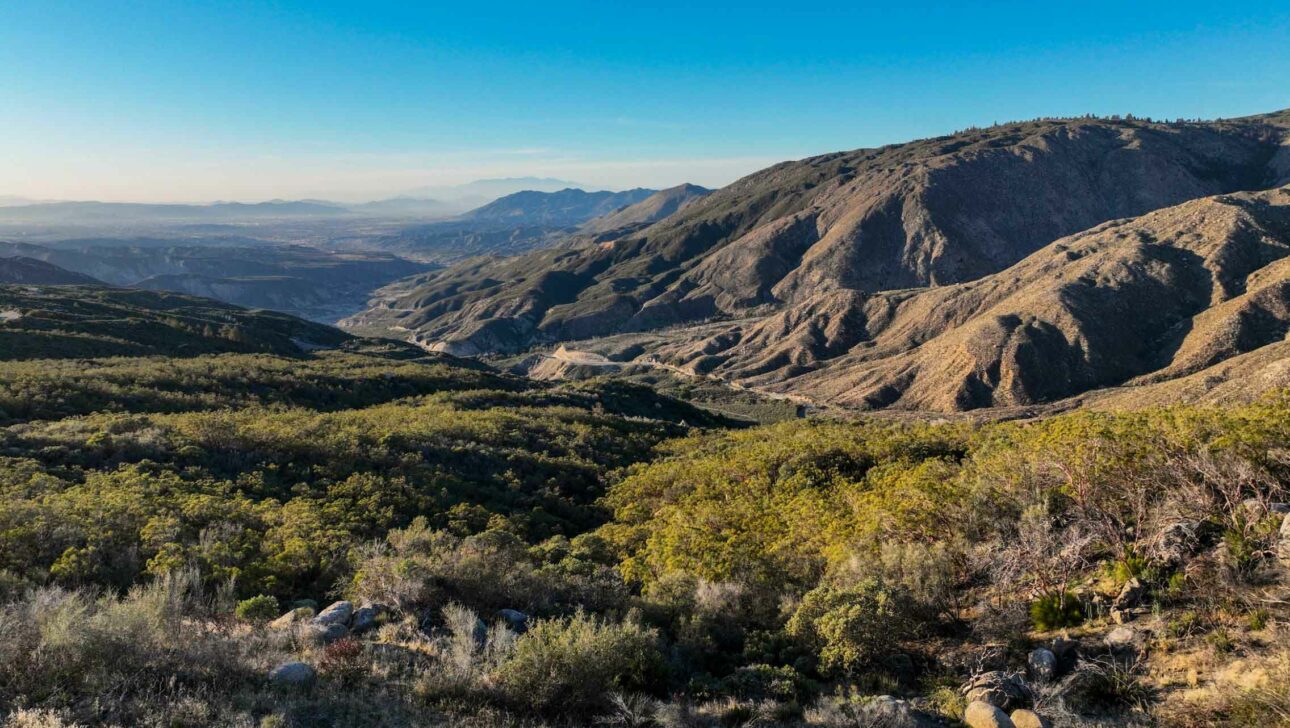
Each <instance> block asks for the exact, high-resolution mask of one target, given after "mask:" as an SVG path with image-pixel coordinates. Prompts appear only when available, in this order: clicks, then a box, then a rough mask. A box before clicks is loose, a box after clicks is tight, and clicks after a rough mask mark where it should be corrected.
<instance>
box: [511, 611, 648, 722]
mask: <svg viewBox="0 0 1290 728" xmlns="http://www.w3.org/2000/svg"><path fill="white" fill-rule="evenodd" d="M657 642H658V635H657V633H656V632H655V631H654V630H652V629H647V628H645V627H643V626H641V625H639V624H637V623H635V622H631V621H626V622H621V623H614V622H606V621H601V620H600V619H597V618H595V617H590V616H587V615H586V614H584V613H582V612H579V613H577V614H575V615H574V616H572V617H568V618H564V619H549V620H543V621H539V622H537V623H536V624H534V625H533V626H532V627H531V628H530V629H529V631H528V632H526V633H525V634H524V635H523V636H521V637H520V638H519V640H517V641H516V643H515V649H514V652H512V654H511V655H510V657H509V658H508V659H507V660H506V661H505V662H504V663H503V664H502V665H501V667H500V668H499V669H498V670H497V673H496V675H495V677H496V681H497V684H498V685H499V686H500V687H501V690H502V693H503V695H504V696H505V698H506V700H507V701H508V702H509V703H511V704H512V705H515V706H516V707H519V708H522V709H527V710H531V711H534V712H537V713H545V714H554V713H582V712H586V711H588V710H591V709H593V708H595V707H597V706H599V705H600V704H601V703H602V702H603V701H604V700H605V699H606V697H607V696H608V694H609V693H610V692H611V691H614V690H642V689H647V688H649V687H652V686H653V684H654V683H655V681H656V680H657V679H658V677H659V675H660V673H661V670H662V657H661V655H660V654H659V651H658V645H657Z"/></svg>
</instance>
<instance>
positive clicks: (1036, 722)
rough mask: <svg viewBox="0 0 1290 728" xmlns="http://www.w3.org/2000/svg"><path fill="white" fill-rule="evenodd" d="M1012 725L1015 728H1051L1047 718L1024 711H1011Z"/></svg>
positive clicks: (1031, 711) (1030, 711) (1051, 725)
mask: <svg viewBox="0 0 1290 728" xmlns="http://www.w3.org/2000/svg"><path fill="white" fill-rule="evenodd" d="M1012 724H1013V725H1014V726H1016V727H1017V728H1053V724H1052V722H1051V721H1049V720H1048V719H1047V718H1045V717H1043V716H1041V715H1039V714H1038V713H1036V712H1034V711H1033V710H1025V709H1022V710H1014V711H1012Z"/></svg>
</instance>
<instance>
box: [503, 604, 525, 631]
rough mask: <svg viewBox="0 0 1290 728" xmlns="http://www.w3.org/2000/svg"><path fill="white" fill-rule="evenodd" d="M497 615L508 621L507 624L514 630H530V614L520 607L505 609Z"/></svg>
mask: <svg viewBox="0 0 1290 728" xmlns="http://www.w3.org/2000/svg"><path fill="white" fill-rule="evenodd" d="M497 616H499V617H501V618H502V621H503V622H506V626H507V627H509V628H510V630H511V631H512V632H516V633H518V634H524V633H525V632H526V631H528V628H529V615H527V614H525V613H524V612H521V611H519V610H518V609H503V610H501V611H499V612H498V613H497Z"/></svg>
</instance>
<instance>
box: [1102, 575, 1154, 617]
mask: <svg viewBox="0 0 1290 728" xmlns="http://www.w3.org/2000/svg"><path fill="white" fill-rule="evenodd" d="M1146 591H1147V589H1146V587H1144V586H1143V585H1142V582H1141V581H1138V578H1137V577H1134V578H1132V579H1129V580H1128V581H1126V582H1124V587H1123V588H1121V589H1120V594H1119V595H1118V596H1117V597H1116V598H1115V601H1114V602H1112V604H1111V609H1113V610H1115V609H1118V610H1128V609H1131V608H1133V607H1136V606H1138V604H1140V603H1142V596H1143V595H1144V594H1145V593H1146Z"/></svg>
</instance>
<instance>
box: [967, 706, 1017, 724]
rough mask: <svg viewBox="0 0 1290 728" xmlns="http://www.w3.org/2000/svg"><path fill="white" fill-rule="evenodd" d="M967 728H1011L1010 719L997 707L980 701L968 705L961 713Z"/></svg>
mask: <svg viewBox="0 0 1290 728" xmlns="http://www.w3.org/2000/svg"><path fill="white" fill-rule="evenodd" d="M963 722H964V723H966V724H967V726H968V728H1013V723H1012V719H1011V718H1009V717H1008V714H1007V713H1005V712H1003V711H1002V710H999V708H998V707H996V706H993V705H991V704H989V703H986V702H982V701H980V700H974V701H972V702H970V703H968V706H967V710H966V711H964V712H963Z"/></svg>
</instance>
